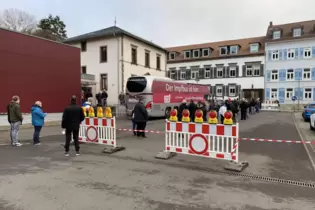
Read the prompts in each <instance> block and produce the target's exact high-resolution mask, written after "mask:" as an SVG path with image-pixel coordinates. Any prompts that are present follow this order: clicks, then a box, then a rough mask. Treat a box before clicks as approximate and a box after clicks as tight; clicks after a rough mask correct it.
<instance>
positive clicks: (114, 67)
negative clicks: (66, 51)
mask: <svg viewBox="0 0 315 210" xmlns="http://www.w3.org/2000/svg"><path fill="white" fill-rule="evenodd" d="M65 42H66V43H68V44H71V45H73V46H76V47H79V48H81V83H82V88H83V89H91V90H92V93H93V95H94V96H95V94H96V93H98V92H99V91H101V90H103V89H105V90H106V91H107V93H108V103H109V104H117V103H118V95H119V94H120V93H121V92H125V85H126V82H127V79H128V78H129V77H131V76H140V75H145V74H147V75H152V76H165V71H166V54H167V53H166V50H165V49H163V48H162V47H160V46H158V45H156V44H154V43H153V42H150V41H147V40H145V39H142V38H140V37H138V36H136V35H133V34H131V33H129V32H127V31H125V30H123V29H121V28H119V27H116V26H114V27H110V28H105V29H101V30H98V31H94V32H91V33H87V34H83V35H79V36H76V37H73V38H69V39H67V40H66V41H65Z"/></svg>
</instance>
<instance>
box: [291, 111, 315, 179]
mask: <svg viewBox="0 0 315 210" xmlns="http://www.w3.org/2000/svg"><path fill="white" fill-rule="evenodd" d="M292 119H293V122H294V125H295V128H296V130H297V132H298V134H299V136H300V138H301V139H305V138H303V137H305V135H304V133H303V132H302V131H301V130H300V128H299V126H298V125H297V123H296V120H295V116H294V113H293V114H292ZM303 146H304V149H305V151H306V153H307V156H308V158H309V160H310V163H311V166H312V168H313V171H314V173H315V162H314V160H313V158H312V156H311V154H310V151H309V149H308V148H307V145H306V144H303Z"/></svg>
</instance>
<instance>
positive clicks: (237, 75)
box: [235, 66, 239, 77]
mask: <svg viewBox="0 0 315 210" xmlns="http://www.w3.org/2000/svg"><path fill="white" fill-rule="evenodd" d="M235 72H236V77H239V74H238V72H239V66H236V71H235Z"/></svg>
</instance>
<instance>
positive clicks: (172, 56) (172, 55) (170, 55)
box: [168, 52, 175, 60]
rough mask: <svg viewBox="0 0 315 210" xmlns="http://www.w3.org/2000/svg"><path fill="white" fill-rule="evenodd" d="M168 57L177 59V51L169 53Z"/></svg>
mask: <svg viewBox="0 0 315 210" xmlns="http://www.w3.org/2000/svg"><path fill="white" fill-rule="evenodd" d="M168 59H169V60H174V59H175V53H174V52H170V53H169V55H168Z"/></svg>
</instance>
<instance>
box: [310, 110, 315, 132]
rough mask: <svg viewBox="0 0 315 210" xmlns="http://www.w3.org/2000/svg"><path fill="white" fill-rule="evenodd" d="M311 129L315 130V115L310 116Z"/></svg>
mask: <svg viewBox="0 0 315 210" xmlns="http://www.w3.org/2000/svg"><path fill="white" fill-rule="evenodd" d="M310 129H311V130H312V131H313V130H315V113H314V114H311V116H310Z"/></svg>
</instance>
